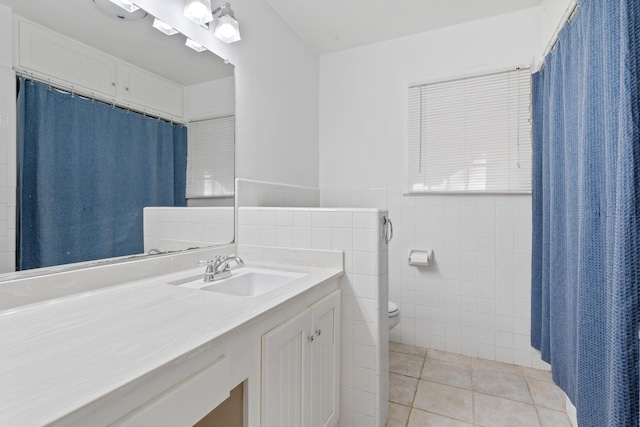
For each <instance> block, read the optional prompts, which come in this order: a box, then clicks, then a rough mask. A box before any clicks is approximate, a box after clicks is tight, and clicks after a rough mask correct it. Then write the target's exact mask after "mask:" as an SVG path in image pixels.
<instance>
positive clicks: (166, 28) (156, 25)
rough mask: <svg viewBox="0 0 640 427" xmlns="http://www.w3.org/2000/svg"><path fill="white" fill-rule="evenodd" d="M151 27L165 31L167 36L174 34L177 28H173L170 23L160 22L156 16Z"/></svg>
mask: <svg viewBox="0 0 640 427" xmlns="http://www.w3.org/2000/svg"><path fill="white" fill-rule="evenodd" d="M153 28H155V29H156V30H158V31H160V32H163V33H165V34H166V35H168V36H172V35H174V34H176V33H177V32H178V30H176V29H175V28H173V27H172V26H171V25H167V24H165V23H164V22H162V21H161V20H159V19H158V18H153Z"/></svg>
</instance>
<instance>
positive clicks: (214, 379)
mask: <svg viewBox="0 0 640 427" xmlns="http://www.w3.org/2000/svg"><path fill="white" fill-rule="evenodd" d="M234 385H235V384H231V366H230V362H229V358H228V357H227V356H222V357H221V358H220V359H218V360H217V361H216V362H214V363H213V364H212V365H210V366H208V367H206V368H204V369H202V370H200V371H198V372H196V373H195V374H193V375H192V376H190V377H188V378H186V379H184V380H183V381H181V382H179V383H178V384H176V385H174V386H173V387H171V388H169V389H168V390H166V391H164V392H163V393H162V394H160V395H158V396H156V397H155V398H153V399H151V400H150V401H148V402H147V403H145V404H144V405H142V406H140V407H139V408H138V409H136V410H134V411H132V412H130V413H129V414H127V415H125V416H124V417H122V418H120V419H119V420H118V421H116V422H115V423H113V424H112V426H117V427H124V426H127V427H133V426H155V427H161V426H167V427H178V426H192V425H194V424H195V423H197V422H198V421H199V420H200V419H202V418H203V417H204V416H205V415H207V414H208V413H209V412H210V411H211V410H212V409H213V408H215V407H216V406H218V405H219V404H220V403H222V402H223V401H224V400H226V399H227V398H228V397H229V395H230V391H231V389H233V387H234Z"/></svg>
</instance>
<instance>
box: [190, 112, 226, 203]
mask: <svg viewBox="0 0 640 427" xmlns="http://www.w3.org/2000/svg"><path fill="white" fill-rule="evenodd" d="M234 142H235V117H234V116H227V117H219V118H215V119H207V120H200V121H194V122H190V123H189V124H188V125H187V198H188V199H189V198H202V197H229V196H233V193H234V171H235V149H234V147H235V143H234Z"/></svg>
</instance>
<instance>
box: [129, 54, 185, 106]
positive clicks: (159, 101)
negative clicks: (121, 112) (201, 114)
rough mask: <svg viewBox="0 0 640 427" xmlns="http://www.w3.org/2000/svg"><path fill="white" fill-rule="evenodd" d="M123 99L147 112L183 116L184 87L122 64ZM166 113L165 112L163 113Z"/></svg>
mask: <svg viewBox="0 0 640 427" xmlns="http://www.w3.org/2000/svg"><path fill="white" fill-rule="evenodd" d="M120 78H121V80H122V84H121V86H122V92H121V93H120V96H121V97H122V101H124V102H125V103H127V104H130V105H131V106H132V107H137V108H140V109H143V110H146V111H147V112H151V113H153V112H158V113H161V114H162V113H166V114H169V115H171V116H174V117H182V115H183V114H182V97H183V94H182V88H181V87H180V86H178V85H177V84H175V83H172V82H170V81H168V80H165V79H163V78H161V77H158V76H156V75H155V74H151V73H149V72H148V71H145V70H142V69H140V68H135V67H133V66H130V65H125V64H122V65H121V66H120ZM163 115H164V114H163Z"/></svg>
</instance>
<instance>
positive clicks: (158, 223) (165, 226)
mask: <svg viewBox="0 0 640 427" xmlns="http://www.w3.org/2000/svg"><path fill="white" fill-rule="evenodd" d="M233 213H234V208H233V207H207V208H195V207H189V208H187V207H147V208H144V251H145V252H148V251H149V250H150V249H158V250H160V251H167V250H179V249H186V248H189V247H194V246H208V245H211V244H221V243H229V242H232V241H233V237H234V221H233V220H234V215H233Z"/></svg>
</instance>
